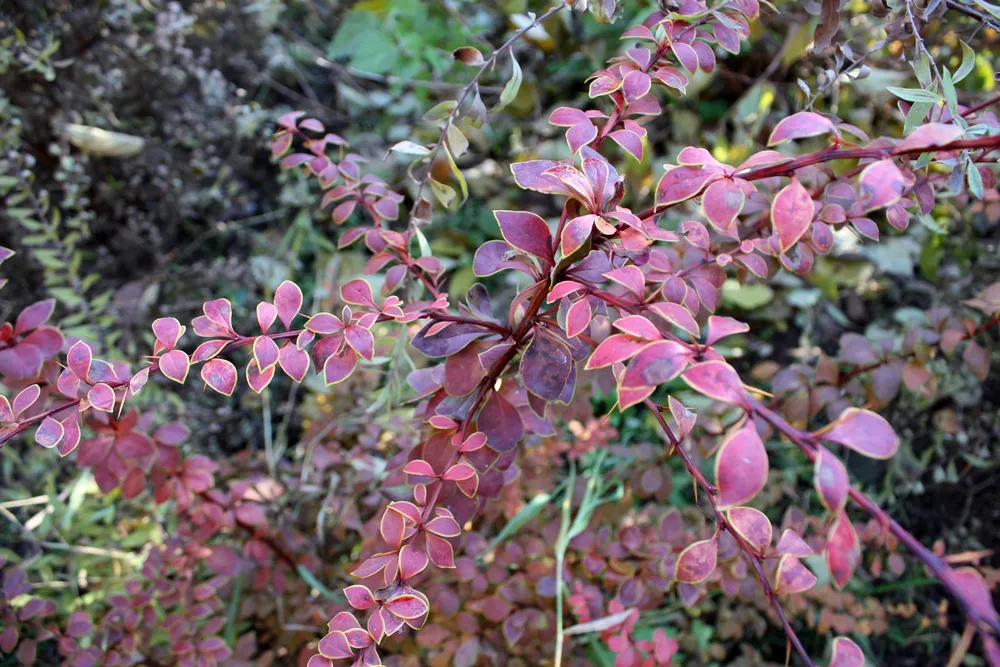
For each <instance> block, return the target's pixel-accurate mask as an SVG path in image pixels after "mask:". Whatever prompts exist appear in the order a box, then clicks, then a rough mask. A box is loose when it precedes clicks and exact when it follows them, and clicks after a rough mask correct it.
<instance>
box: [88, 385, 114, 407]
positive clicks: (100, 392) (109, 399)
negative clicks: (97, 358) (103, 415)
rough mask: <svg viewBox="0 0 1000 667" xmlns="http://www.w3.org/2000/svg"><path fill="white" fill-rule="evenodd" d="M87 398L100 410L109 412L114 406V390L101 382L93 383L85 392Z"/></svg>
mask: <svg viewBox="0 0 1000 667" xmlns="http://www.w3.org/2000/svg"><path fill="white" fill-rule="evenodd" d="M87 400H88V401H90V404H91V405H93V406H94V408H95V409H97V410H100V411H101V412H111V411H112V410H114V408H115V392H114V390H113V389H112V388H111V387H109V386H108V385H106V384H104V383H103V382H101V383H98V384H95V385H94V386H93V387H91V388H90V391H88V392H87Z"/></svg>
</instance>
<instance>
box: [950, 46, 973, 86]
mask: <svg viewBox="0 0 1000 667" xmlns="http://www.w3.org/2000/svg"><path fill="white" fill-rule="evenodd" d="M975 67H976V52H975V51H973V50H972V49H971V48H970V47H969V45H968V44H966V43H965V42H962V64H961V65H959V67H958V71H957V72H955V79H954V81H955V83H958V82H959V81H961V80H962V79H964V78H965V77H967V76H969V74H970V73H971V72H972V70H973V69H975Z"/></svg>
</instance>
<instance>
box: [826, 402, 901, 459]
mask: <svg viewBox="0 0 1000 667" xmlns="http://www.w3.org/2000/svg"><path fill="white" fill-rule="evenodd" d="M816 435H817V437H819V438H820V439H821V440H825V441H827V442H836V443H838V444H841V445H844V446H845V447H849V448H851V449H853V450H855V451H857V452H860V453H862V454H864V455H865V456H869V457H871V458H873V459H887V458H890V457H891V456H892V455H893V454H895V453H896V450H897V449H899V437H898V436H897V435H896V432H895V431H894V430H893V428H892V426H891V425H890V424H889V422H887V421H886V420H885V418H884V417H882V416H881V415H878V414H875V413H874V412H872V411H871V410H862V409H859V408H847V409H846V410H844V411H843V412H842V413H841V415H840V416H839V417H838V418H837V420H836V421H835V422H833V423H832V424H830V426H829V427H827V428H826V429H824V430H823V431H820V432H819V433H817V434H816Z"/></svg>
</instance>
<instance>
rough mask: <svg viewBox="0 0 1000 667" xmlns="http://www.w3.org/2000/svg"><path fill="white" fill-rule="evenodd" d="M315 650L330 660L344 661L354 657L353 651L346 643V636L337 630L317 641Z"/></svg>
mask: <svg viewBox="0 0 1000 667" xmlns="http://www.w3.org/2000/svg"><path fill="white" fill-rule="evenodd" d="M316 650H317V651H319V652H320V655H322V656H323V657H325V658H329V659H330V660H345V659H347V658H353V657H354V651H352V650H351V645H350V644H349V643H348V641H347V635H345V634H344V633H343V632H340V631H338V630H334V631H332V632H330V633H329V634H327V635H326V636H325V637H323V638H322V639H320V640H319V645H318V646H317V647H316Z"/></svg>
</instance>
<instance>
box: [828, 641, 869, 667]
mask: <svg viewBox="0 0 1000 667" xmlns="http://www.w3.org/2000/svg"><path fill="white" fill-rule="evenodd" d="M829 667H865V654H864V653H863V652H862V651H861V649H860V648H858V645H857V644H855V643H854V642H852V641H851V640H850V639H848V638H847V637H837V638H836V639H834V640H833V655H831V656H830V665H829Z"/></svg>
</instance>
